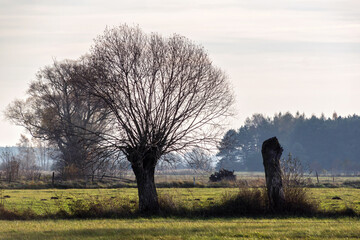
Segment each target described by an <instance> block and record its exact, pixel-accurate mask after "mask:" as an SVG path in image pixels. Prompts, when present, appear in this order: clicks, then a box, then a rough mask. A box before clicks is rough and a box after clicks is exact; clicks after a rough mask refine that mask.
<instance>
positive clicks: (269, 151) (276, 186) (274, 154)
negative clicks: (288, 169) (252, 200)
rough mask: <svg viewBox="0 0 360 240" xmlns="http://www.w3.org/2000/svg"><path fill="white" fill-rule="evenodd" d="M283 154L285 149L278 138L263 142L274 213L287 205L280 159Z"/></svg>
mask: <svg viewBox="0 0 360 240" xmlns="http://www.w3.org/2000/svg"><path fill="white" fill-rule="evenodd" d="M282 152H283V148H282V147H281V146H280V143H279V141H278V140H277V138H276V137H273V138H269V139H268V140H266V141H264V142H263V145H262V148H261V153H262V157H263V164H264V168H265V178H266V187H267V194H268V198H269V207H270V210H271V211H273V212H280V211H282V209H283V206H284V203H285V194H284V190H283V184H282V177H281V167H280V157H281V154H282Z"/></svg>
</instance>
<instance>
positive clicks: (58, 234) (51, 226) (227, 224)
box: [0, 218, 360, 240]
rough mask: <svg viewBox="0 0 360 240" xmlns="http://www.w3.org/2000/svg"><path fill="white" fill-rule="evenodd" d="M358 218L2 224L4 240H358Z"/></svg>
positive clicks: (13, 222) (359, 224)
mask: <svg viewBox="0 0 360 240" xmlns="http://www.w3.org/2000/svg"><path fill="white" fill-rule="evenodd" d="M359 237H360V222H359V220H357V219H353V218H341V219H318V218H285V219H254V218H237V219H226V218H221V219H219V218H217V219H200V220H196V219H174V218H154V219H143V218H140V219H126V220H114V219H106V220H105V219H100V220H44V221H0V239H3V240H5V239H261V238H271V239H358V238H359Z"/></svg>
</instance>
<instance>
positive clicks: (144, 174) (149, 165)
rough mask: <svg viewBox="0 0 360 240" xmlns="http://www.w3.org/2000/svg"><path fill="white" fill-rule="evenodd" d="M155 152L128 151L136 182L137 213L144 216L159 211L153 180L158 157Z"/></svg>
mask: <svg viewBox="0 0 360 240" xmlns="http://www.w3.org/2000/svg"><path fill="white" fill-rule="evenodd" d="M156 150H157V149H154V150H153V151H151V150H150V151H149V150H148V151H140V150H139V149H129V151H128V153H129V155H128V160H129V161H130V162H131V167H132V169H133V171H134V174H135V177H136V182H137V188H138V194H139V211H140V212H141V213H145V214H154V213H158V212H159V209H160V208H159V202H158V195H157V192H156V186H155V179H154V174H155V166H156V163H157V161H158V159H159V156H160V154H159V153H158V152H157V151H156Z"/></svg>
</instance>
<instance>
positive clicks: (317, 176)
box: [315, 171, 320, 184]
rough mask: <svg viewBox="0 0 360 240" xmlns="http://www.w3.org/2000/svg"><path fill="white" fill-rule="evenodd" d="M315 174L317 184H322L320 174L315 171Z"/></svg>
mask: <svg viewBox="0 0 360 240" xmlns="http://www.w3.org/2000/svg"><path fill="white" fill-rule="evenodd" d="M315 173H316V179H317V183H318V184H319V183H320V181H319V175H318V172H317V171H315Z"/></svg>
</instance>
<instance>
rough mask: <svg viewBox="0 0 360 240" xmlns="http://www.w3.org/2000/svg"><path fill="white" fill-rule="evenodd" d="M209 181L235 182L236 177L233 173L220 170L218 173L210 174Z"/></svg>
mask: <svg viewBox="0 0 360 240" xmlns="http://www.w3.org/2000/svg"><path fill="white" fill-rule="evenodd" d="M209 179H210V182H219V181H222V180H227V181H236V175H234V171H229V170H226V169H224V168H222V169H220V170H219V171H218V172H215V173H214V174H211V176H210V177H209Z"/></svg>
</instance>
